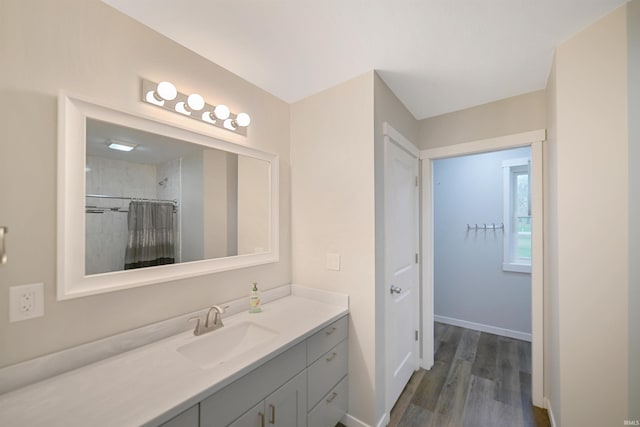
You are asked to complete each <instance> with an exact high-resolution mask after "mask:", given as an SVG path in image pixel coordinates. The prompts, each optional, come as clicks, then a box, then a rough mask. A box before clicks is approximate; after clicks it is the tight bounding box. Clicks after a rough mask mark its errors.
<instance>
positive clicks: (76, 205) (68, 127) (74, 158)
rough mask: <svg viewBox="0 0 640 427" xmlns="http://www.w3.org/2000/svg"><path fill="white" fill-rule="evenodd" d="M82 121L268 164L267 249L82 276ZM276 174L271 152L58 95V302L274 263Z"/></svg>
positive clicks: (275, 160)
mask: <svg viewBox="0 0 640 427" xmlns="http://www.w3.org/2000/svg"><path fill="white" fill-rule="evenodd" d="M87 118H93V119H97V120H101V121H105V122H110V123H116V124H118V125H122V126H128V127H131V128H135V129H141V130H144V131H147V132H151V133H156V134H160V135H166V136H169V137H171V138H175V139H180V140H183V141H187V142H190V143H193V144H199V145H202V146H205V147H209V148H216V149H220V150H224V151H228V152H233V153H236V154H240V155H243V156H248V157H253V158H256V159H260V160H265V161H267V162H269V164H270V172H271V173H270V182H269V189H270V201H271V206H270V218H269V224H270V229H269V243H270V248H269V251H268V252H261V253H255V254H247V255H238V256H231V257H225V258H214V259H205V260H202V261H191V262H185V263H178V264H171V265H162V266H156V267H146V268H141V269H135V270H124V271H114V272H109V273H101V274H94V275H90V276H85V229H86V225H85V161H86V144H85V140H86V119H87ZM278 176H279V162H278V156H277V155H276V154H272V153H266V152H263V151H259V150H256V149H253V148H250V147H245V146H242V145H239V144H235V143H231V142H227V141H222V140H219V139H215V138H213V137H210V136H206V135H203V134H200V133H196V132H193V131H190V130H187V129H183V128H179V127H177V126H175V125H169V124H165V123H161V122H158V121H156V120H154V119H153V118H149V117H143V116H139V115H134V114H130V113H125V112H122V111H117V110H114V109H111V108H107V107H103V106H99V105H96V104H93V103H90V102H87V101H84V100H81V99H78V98H72V97H70V96H67V95H65V94H64V93H61V94H60V95H59V99H58V209H57V213H58V220H57V222H58V226H57V233H58V236H57V256H58V259H57V267H58V268H57V289H58V292H57V297H58V300H66V299H71V298H78V297H83V296H88V295H95V294H101V293H106V292H113V291H117V290H122V289H129V288H134V287H138V286H145V285H151V284H154V283H162V282H169V281H172V280H177V279H183V278H187V277H193V276H200V275H204V274H210V273H215V272H219V271H225V270H234V269H239V268H244V267H250V266H255V265H260V264H266V263H271V262H276V261H278V259H279V227H278V223H279V219H278V218H279V215H278V206H279V197H278V188H279V179H278Z"/></svg>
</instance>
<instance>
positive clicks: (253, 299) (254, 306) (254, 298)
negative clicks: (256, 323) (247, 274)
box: [249, 282, 262, 313]
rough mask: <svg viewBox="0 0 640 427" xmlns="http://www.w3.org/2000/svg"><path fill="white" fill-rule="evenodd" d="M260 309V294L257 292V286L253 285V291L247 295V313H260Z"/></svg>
mask: <svg viewBox="0 0 640 427" xmlns="http://www.w3.org/2000/svg"><path fill="white" fill-rule="evenodd" d="M261 311H262V307H260V293H259V292H258V284H257V283H256V282H254V283H253V289H251V293H250V294H249V313H260V312H261Z"/></svg>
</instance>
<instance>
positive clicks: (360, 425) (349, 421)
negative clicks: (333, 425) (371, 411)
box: [340, 414, 371, 427]
mask: <svg viewBox="0 0 640 427" xmlns="http://www.w3.org/2000/svg"><path fill="white" fill-rule="evenodd" d="M340 422H341V423H342V424H344V425H345V426H347V427H371V426H370V425H369V424H367V423H364V422H362V421H360V420H359V419H357V418H356V417H354V416H351V415H349V414H345V415H344V416H343V417H342V419H341V420H340Z"/></svg>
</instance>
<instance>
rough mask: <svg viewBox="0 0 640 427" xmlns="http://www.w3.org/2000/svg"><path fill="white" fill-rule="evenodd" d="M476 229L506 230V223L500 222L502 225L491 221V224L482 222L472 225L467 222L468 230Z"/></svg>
mask: <svg viewBox="0 0 640 427" xmlns="http://www.w3.org/2000/svg"><path fill="white" fill-rule="evenodd" d="M470 230H474V231H478V230H504V223H500V225H496V224H495V223H491V225H487V224H482V225H478V224H475V225H470V224H467V231H470Z"/></svg>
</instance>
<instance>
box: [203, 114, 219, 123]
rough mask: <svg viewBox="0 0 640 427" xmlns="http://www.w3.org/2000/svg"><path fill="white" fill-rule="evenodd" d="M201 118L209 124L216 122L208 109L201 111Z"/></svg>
mask: <svg viewBox="0 0 640 427" xmlns="http://www.w3.org/2000/svg"><path fill="white" fill-rule="evenodd" d="M202 120H204V121H205V122H207V123H211V124H214V123H215V122H216V118H215V117H214V115H213V114H212V113H211V112H210V111H205V112H204V113H202Z"/></svg>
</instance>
